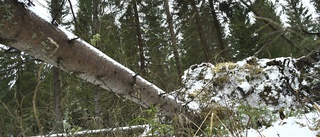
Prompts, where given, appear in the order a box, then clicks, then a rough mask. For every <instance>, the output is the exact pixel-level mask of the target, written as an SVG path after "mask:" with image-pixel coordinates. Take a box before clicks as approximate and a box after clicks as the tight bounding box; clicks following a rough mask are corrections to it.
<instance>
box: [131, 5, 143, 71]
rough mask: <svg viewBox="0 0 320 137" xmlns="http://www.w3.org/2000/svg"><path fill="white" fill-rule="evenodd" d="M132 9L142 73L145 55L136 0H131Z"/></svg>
mask: <svg viewBox="0 0 320 137" xmlns="http://www.w3.org/2000/svg"><path fill="white" fill-rule="evenodd" d="M133 10H134V18H135V26H136V31H137V32H136V34H137V39H138V46H139V56H140V71H141V73H142V75H143V74H144V71H145V57H144V53H143V49H144V45H143V40H142V36H141V35H142V34H141V28H140V19H139V13H138V8H137V1H136V0H133Z"/></svg>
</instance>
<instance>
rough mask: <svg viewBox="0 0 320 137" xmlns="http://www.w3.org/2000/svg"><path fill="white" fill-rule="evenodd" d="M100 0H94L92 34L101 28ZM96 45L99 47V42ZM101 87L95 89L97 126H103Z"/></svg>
mask: <svg viewBox="0 0 320 137" xmlns="http://www.w3.org/2000/svg"><path fill="white" fill-rule="evenodd" d="M98 4H99V1H98V0H92V34H93V35H96V34H98V33H99V32H98V28H99V18H98ZM94 44H96V45H95V46H96V47H98V43H94ZM100 90H101V89H100V88H99V87H96V89H95V91H94V97H93V98H94V114H95V119H96V121H95V123H96V125H97V128H102V121H101V107H100V103H99V102H100V95H101V93H100Z"/></svg>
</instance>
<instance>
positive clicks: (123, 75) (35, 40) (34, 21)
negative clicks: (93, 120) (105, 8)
mask: <svg viewBox="0 0 320 137" xmlns="http://www.w3.org/2000/svg"><path fill="white" fill-rule="evenodd" d="M73 38H74V37H73ZM0 43H1V44H4V45H7V46H10V47H14V48H16V49H18V50H21V51H24V52H25V53H28V54H29V55H31V56H34V57H36V58H38V59H40V60H42V61H44V62H46V63H48V64H51V65H53V66H56V67H58V68H60V69H62V70H64V71H66V72H69V73H71V74H75V75H76V76H78V77H79V78H81V79H83V80H85V81H88V82H91V83H93V84H95V85H98V86H100V87H101V88H104V89H106V90H109V91H112V92H114V93H116V94H118V95H121V96H123V97H125V98H127V99H129V100H131V101H134V102H135V103H138V104H140V105H142V106H144V107H150V106H154V107H156V109H157V110H159V112H160V113H162V114H164V115H165V116H168V117H170V118H173V117H174V116H175V115H180V116H181V114H182V115H184V117H185V118H186V119H188V120H191V121H193V122H194V123H198V122H196V121H199V120H198V118H197V117H195V116H194V115H193V114H191V113H188V110H186V109H185V108H184V107H182V105H180V104H179V103H177V102H176V101H175V99H174V98H173V97H172V96H169V95H167V94H166V93H165V92H164V91H163V90H161V89H159V88H158V87H156V86H155V85H153V84H152V83H150V82H148V81H146V80H145V79H143V78H142V77H140V76H139V75H138V74H136V73H134V72H132V71H131V70H129V69H128V68H126V67H124V66H122V65H121V64H119V63H118V62H116V61H114V60H113V59H111V58H109V57H108V56H107V55H105V54H103V53H102V52H101V51H99V50H97V49H96V48H94V47H92V46H91V45H89V44H88V43H86V42H85V41H83V40H81V39H72V37H70V35H67V33H66V32H65V31H63V30H61V29H59V28H58V27H57V26H55V25H53V24H50V23H49V22H47V21H45V20H44V19H42V18H41V17H39V16H37V15H36V14H35V13H33V12H31V11H30V10H28V9H26V8H25V7H24V5H23V4H22V3H19V2H18V1H17V0H2V1H0Z"/></svg>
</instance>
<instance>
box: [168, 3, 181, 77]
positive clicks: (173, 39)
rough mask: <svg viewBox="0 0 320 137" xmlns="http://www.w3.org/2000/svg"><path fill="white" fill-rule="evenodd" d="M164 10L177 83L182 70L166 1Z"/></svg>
mask: <svg viewBox="0 0 320 137" xmlns="http://www.w3.org/2000/svg"><path fill="white" fill-rule="evenodd" d="M164 8H165V9H166V15H167V22H168V26H169V30H170V36H171V38H170V39H171V43H172V46H173V55H174V60H175V64H176V68H177V73H178V78H179V81H180V79H181V76H182V69H181V61H180V55H179V52H178V45H177V39H176V36H175V33H174V28H173V22H172V16H171V13H170V7H169V2H168V0H165V1H164Z"/></svg>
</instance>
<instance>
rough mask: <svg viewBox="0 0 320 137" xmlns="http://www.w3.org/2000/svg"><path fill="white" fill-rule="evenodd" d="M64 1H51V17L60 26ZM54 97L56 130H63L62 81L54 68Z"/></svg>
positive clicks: (58, 71) (58, 70)
mask: <svg viewBox="0 0 320 137" xmlns="http://www.w3.org/2000/svg"><path fill="white" fill-rule="evenodd" d="M62 2H63V1H62V0H51V5H50V7H51V17H52V19H53V21H55V22H56V23H58V24H60V23H61V18H62V6H61V5H62ZM52 74H53V97H54V114H55V123H56V125H55V126H56V130H57V131H60V130H62V110H61V106H60V104H61V81H60V69H59V68H57V67H55V66H53V67H52Z"/></svg>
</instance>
